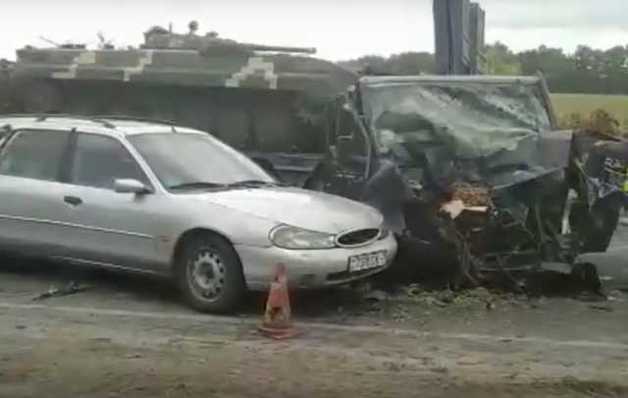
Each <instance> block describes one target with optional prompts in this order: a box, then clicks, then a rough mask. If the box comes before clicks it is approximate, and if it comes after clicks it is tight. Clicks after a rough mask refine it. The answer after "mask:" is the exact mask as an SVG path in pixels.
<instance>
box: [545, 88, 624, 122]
mask: <svg viewBox="0 0 628 398" xmlns="http://www.w3.org/2000/svg"><path fill="white" fill-rule="evenodd" d="M552 102H553V104H554V107H555V108H556V113H557V114H558V117H559V119H560V118H562V117H564V116H567V115H570V114H572V113H579V114H581V115H589V114H590V113H591V112H592V111H594V110H596V109H599V108H602V109H604V110H606V111H607V112H608V113H610V114H611V115H613V116H614V117H615V119H617V120H618V121H619V122H620V123H621V124H622V126H623V128H624V129H625V130H626V129H628V95H595V94H552Z"/></svg>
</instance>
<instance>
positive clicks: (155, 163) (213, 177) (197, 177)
mask: <svg viewBox="0 0 628 398" xmlns="http://www.w3.org/2000/svg"><path fill="white" fill-rule="evenodd" d="M129 141H130V142H131V143H132V144H133V145H134V146H135V148H136V149H137V150H138V152H139V153H140V154H141V155H142V157H144V159H145V160H146V162H147V163H148V165H149V166H150V167H151V169H152V170H153V172H154V173H155V175H156V176H157V178H158V179H159V181H160V182H161V184H162V185H163V186H164V187H165V188H166V189H171V190H172V189H174V190H178V189H202V188H211V187H220V186H226V185H232V184H238V183H242V182H260V183H273V182H274V180H273V178H272V177H270V176H269V175H268V174H267V173H266V172H265V171H264V170H263V169H262V168H261V167H259V166H258V165H257V164H256V163H255V162H253V161H252V160H250V159H249V158H247V157H246V156H245V155H243V154H241V153H240V152H238V151H236V150H235V149H233V148H231V147H229V146H227V145H225V144H223V143H222V142H220V141H218V140H216V139H215V138H212V137H211V136H209V135H203V134H184V133H181V134H173V133H164V134H160V133H151V134H140V135H134V136H130V137H129Z"/></svg>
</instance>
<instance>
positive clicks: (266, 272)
mask: <svg viewBox="0 0 628 398" xmlns="http://www.w3.org/2000/svg"><path fill="white" fill-rule="evenodd" d="M235 249H236V251H237V252H238V255H239V256H240V261H241V262H242V269H243V271H244V278H245V279H246V284H247V286H248V288H249V289H251V290H268V287H269V286H270V282H271V281H272V280H273V277H274V273H275V269H276V266H277V264H284V265H285V266H286V270H287V272H288V283H289V285H290V286H291V287H293V288H303V289H307V288H321V287H326V286H333V285H339V284H343V283H347V282H351V281H354V280H358V279H362V278H365V277H367V276H370V275H373V274H376V273H378V272H381V271H383V270H384V269H386V268H387V267H388V266H389V265H390V264H391V263H392V261H393V260H394V258H395V255H396V254H397V241H396V240H395V237H394V236H393V234H389V235H388V236H387V237H386V238H384V239H381V240H378V241H376V242H373V243H371V244H369V245H366V246H361V247H355V248H333V249H321V250H288V249H282V248H279V247H274V246H273V247H253V246H245V245H236V246H235ZM382 250H385V251H386V265H384V266H382V267H378V268H373V269H369V270H365V271H358V272H349V257H350V256H355V255H360V254H367V253H374V252H379V251H382Z"/></svg>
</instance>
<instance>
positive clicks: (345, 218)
mask: <svg viewBox="0 0 628 398" xmlns="http://www.w3.org/2000/svg"><path fill="white" fill-rule="evenodd" d="M202 197H203V199H206V200H208V201H209V202H211V203H214V204H217V205H220V206H224V207H227V208H230V209H233V210H237V211H241V212H245V213H248V214H250V215H252V216H255V217H261V218H264V219H268V220H272V221H276V222H278V223H283V224H288V225H292V226H296V227H299V228H304V229H308V230H312V231H319V232H327V233H339V232H343V231H347V230H351V229H361V228H378V227H380V225H381V223H382V221H383V217H382V215H381V214H380V213H379V211H377V210H376V209H374V208H372V207H370V206H368V205H365V204H362V203H359V202H355V201H352V200H349V199H345V198H342V197H339V196H334V195H329V194H325V193H322V192H314V191H307V190H304V189H299V188H283V187H268V188H244V189H230V190H225V191H218V192H212V193H208V194H204V195H202Z"/></svg>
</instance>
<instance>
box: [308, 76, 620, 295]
mask: <svg viewBox="0 0 628 398" xmlns="http://www.w3.org/2000/svg"><path fill="white" fill-rule="evenodd" d="M327 115H328V117H327V120H328V129H327V135H328V137H327V138H328V141H329V151H328V153H327V155H326V156H325V158H324V160H323V161H321V162H320V163H319V164H318V166H317V167H316V168H315V169H314V171H313V172H312V173H311V175H310V176H309V178H308V179H307V181H306V182H305V187H307V188H310V189H316V190H323V191H326V192H330V193H334V194H338V195H342V196H346V197H349V198H352V199H356V200H360V201H363V202H366V203H368V204H370V205H372V206H374V207H376V208H377V209H379V210H380V211H381V212H382V213H383V214H384V216H385V219H386V222H387V224H388V226H389V228H390V229H392V230H393V231H395V233H396V234H397V236H398V238H399V240H400V247H401V248H402V249H403V248H405V250H402V256H403V253H404V252H405V261H403V259H402V261H401V262H402V263H406V264H405V265H408V263H412V266H413V267H416V268H418V269H422V268H424V267H428V266H429V264H435V266H436V268H440V269H439V270H437V271H442V272H443V274H447V275H448V278H449V280H450V282H451V283H452V284H454V285H460V284H465V283H475V282H477V280H478V278H479V277H480V276H479V274H480V273H483V272H485V271H497V272H505V273H509V272H512V271H515V270H529V269H534V268H538V267H540V266H541V264H543V263H545V262H552V263H562V264H568V265H571V264H574V261H575V259H576V257H577V255H578V254H579V253H581V252H583V251H605V250H606V248H607V246H608V244H609V242H610V238H611V237H612V234H613V232H614V230H615V228H616V225H617V220H618V217H619V209H620V207H621V205H622V200H623V194H622V192H621V186H620V185H618V184H614V183H613V182H612V181H609V180H608V179H605V177H604V174H605V173H604V170H605V167H604V162H607V159H606V157H605V156H601V157H599V156H598V157H595V156H590V155H589V154H590V153H591V148H598V147H599V146H600V143H599V142H598V141H599V140H597V139H593V141H592V138H591V136H589V135H586V134H584V133H574V132H572V131H559V130H558V128H557V124H556V119H555V117H554V113H553V110H552V107H551V102H550V101H549V96H548V92H547V89H546V86H545V83H544V80H543V79H542V77H490V76H458V77H457V76H417V77H363V78H361V79H360V80H359V81H358V82H357V83H356V84H355V85H354V86H352V87H351V88H350V89H349V90H348V91H347V92H346V93H345V94H343V95H342V96H340V97H338V98H337V99H336V100H335V101H334V102H333V103H332V104H330V106H329V107H328V109H327ZM585 143H586V144H585ZM606 144H607V143H606ZM606 144H605V145H606ZM615 144H616V145H620V146H621V145H624V144H623V143H615ZM587 145H588V147H587V148H585V147H586V146H587ZM624 148H625V147H624ZM620 152H621V151H620ZM624 152H625V151H624ZM605 153H606V152H605ZM621 161H623V160H621ZM600 162H601V163H602V164H601V167H599V166H600V165H599V163H600ZM596 163H597V165H596ZM418 259H422V261H421V263H422V264H417V262H418ZM430 259H431V260H430Z"/></svg>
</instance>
